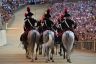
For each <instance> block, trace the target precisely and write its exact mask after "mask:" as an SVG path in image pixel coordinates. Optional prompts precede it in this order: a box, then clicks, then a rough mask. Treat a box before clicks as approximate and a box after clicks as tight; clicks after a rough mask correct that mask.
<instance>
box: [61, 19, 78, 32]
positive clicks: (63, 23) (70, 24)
mask: <svg viewBox="0 0 96 64" xmlns="http://www.w3.org/2000/svg"><path fill="white" fill-rule="evenodd" d="M65 21H66V23H67V24H68V26H69V27H68V26H67V25H66V23H65ZM76 26H77V24H76V23H75V22H74V21H73V20H71V19H66V20H65V19H64V20H63V22H62V23H61V27H62V29H63V30H64V31H66V30H73V29H75V28H76Z"/></svg>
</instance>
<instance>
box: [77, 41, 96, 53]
mask: <svg viewBox="0 0 96 64" xmlns="http://www.w3.org/2000/svg"><path fill="white" fill-rule="evenodd" d="M75 48H76V49H81V50H89V51H93V52H96V40H94V41H78V42H76V45H75Z"/></svg>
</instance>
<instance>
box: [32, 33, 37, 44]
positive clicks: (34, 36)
mask: <svg viewBox="0 0 96 64" xmlns="http://www.w3.org/2000/svg"><path fill="white" fill-rule="evenodd" d="M32 40H33V42H35V41H36V33H34V34H33V38H32Z"/></svg>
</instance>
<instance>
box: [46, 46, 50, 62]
mask: <svg viewBox="0 0 96 64" xmlns="http://www.w3.org/2000/svg"><path fill="white" fill-rule="evenodd" d="M45 53H46V63H48V61H50V60H49V58H50V57H49V48H48V47H46V48H45Z"/></svg>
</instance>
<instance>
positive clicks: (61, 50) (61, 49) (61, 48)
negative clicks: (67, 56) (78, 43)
mask: <svg viewBox="0 0 96 64" xmlns="http://www.w3.org/2000/svg"><path fill="white" fill-rule="evenodd" d="M59 54H60V56H62V44H61V43H60V52H59Z"/></svg>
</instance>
